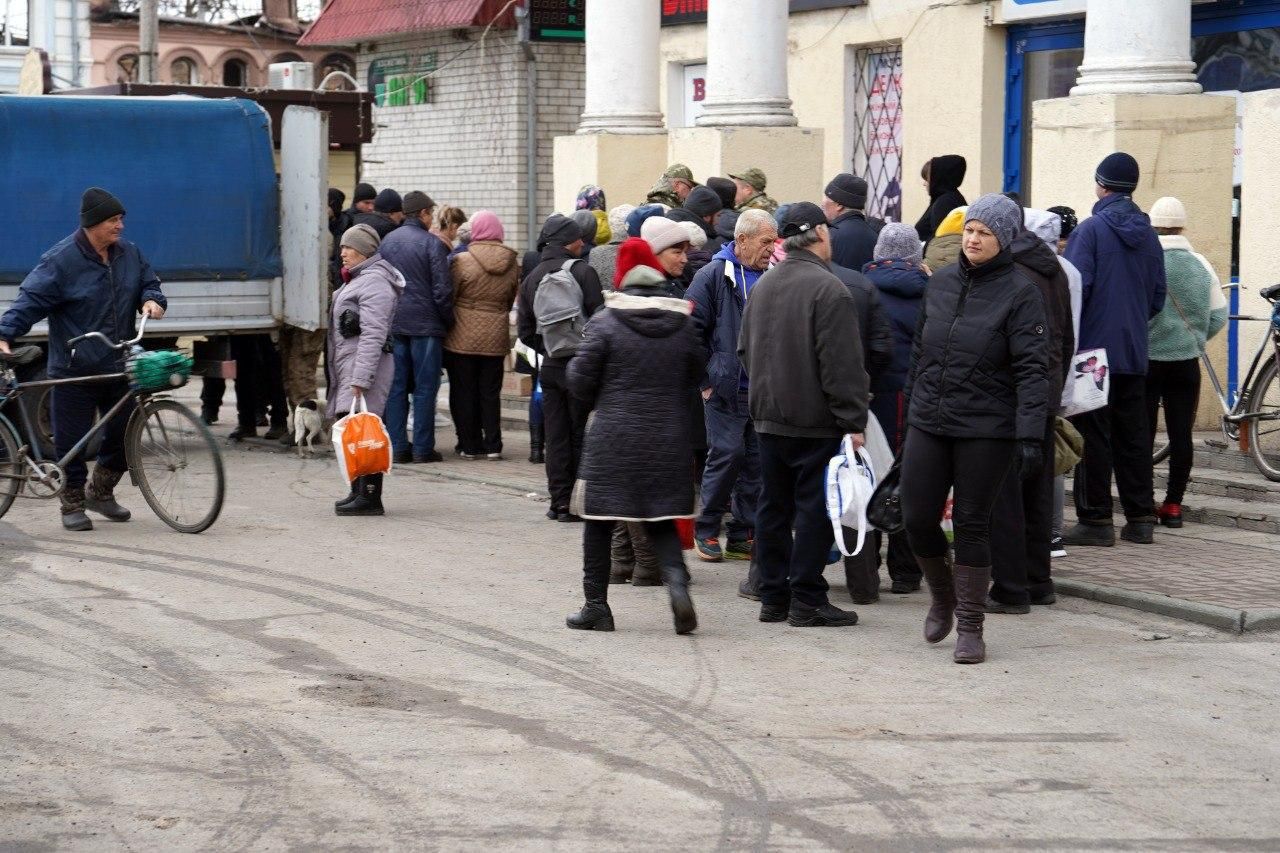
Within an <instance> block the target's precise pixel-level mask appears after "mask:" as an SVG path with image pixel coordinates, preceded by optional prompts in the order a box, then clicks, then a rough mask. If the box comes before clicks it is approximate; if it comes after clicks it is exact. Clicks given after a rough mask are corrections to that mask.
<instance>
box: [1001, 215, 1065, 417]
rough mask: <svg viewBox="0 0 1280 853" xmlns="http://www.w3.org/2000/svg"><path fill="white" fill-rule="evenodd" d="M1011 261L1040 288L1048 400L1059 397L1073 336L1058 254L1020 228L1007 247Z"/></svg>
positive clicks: (1033, 235) (1029, 232)
mask: <svg viewBox="0 0 1280 853" xmlns="http://www.w3.org/2000/svg"><path fill="white" fill-rule="evenodd" d="M1009 251H1010V253H1011V254H1012V255H1013V262H1014V264H1016V265H1017V267H1018V270H1019V271H1020V272H1021V273H1022V274H1023V275H1025V276H1026V277H1027V280H1028V281H1030V282H1031V283H1032V284H1034V285H1035V286H1036V289H1038V290H1039V291H1040V298H1041V299H1042V300H1043V302H1044V313H1045V319H1046V320H1048V323H1047V324H1046V329H1045V331H1046V334H1047V337H1048V339H1049V345H1048V349H1047V352H1048V358H1049V373H1048V377H1049V395H1050V396H1049V399H1050V400H1058V399H1060V398H1061V397H1062V386H1063V385H1064V384H1065V383H1066V379H1067V370H1068V369H1069V368H1070V366H1071V357H1072V356H1073V355H1075V354H1076V335H1075V330H1074V328H1073V327H1072V323H1071V288H1070V286H1069V285H1068V284H1067V273H1066V271H1065V270H1064V269H1063V268H1062V264H1060V263H1058V255H1057V253H1056V252H1054V251H1053V249H1050V248H1049V247H1048V245H1046V244H1045V242H1044V240H1043V239H1041V238H1040V237H1038V236H1036V235H1035V234H1034V233H1032V232H1031V231H1026V230H1024V231H1021V232H1020V233H1019V234H1018V236H1017V237H1014V238H1013V243H1012V244H1010V246H1009Z"/></svg>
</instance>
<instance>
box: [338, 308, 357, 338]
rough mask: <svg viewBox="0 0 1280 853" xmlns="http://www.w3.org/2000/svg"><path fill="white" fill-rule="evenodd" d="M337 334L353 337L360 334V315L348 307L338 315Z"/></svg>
mask: <svg viewBox="0 0 1280 853" xmlns="http://www.w3.org/2000/svg"><path fill="white" fill-rule="evenodd" d="M338 334H340V335H342V336H343V337H344V338H354V337H356V336H358V335H359V334H360V315H359V314H357V313H356V312H355V311H352V310H351V309H350V308H348V309H347V310H345V311H343V312H342V313H341V314H339V315H338Z"/></svg>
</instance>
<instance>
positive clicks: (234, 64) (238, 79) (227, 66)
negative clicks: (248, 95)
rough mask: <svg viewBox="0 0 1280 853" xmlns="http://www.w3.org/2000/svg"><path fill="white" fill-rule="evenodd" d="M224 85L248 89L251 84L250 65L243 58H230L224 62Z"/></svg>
mask: <svg viewBox="0 0 1280 853" xmlns="http://www.w3.org/2000/svg"><path fill="white" fill-rule="evenodd" d="M222 85H224V86H234V87H235V88H237V89H246V88H248V86H249V66H248V64H247V63H246V62H245V61H244V60H243V59H228V60H227V61H226V62H224V63H222Z"/></svg>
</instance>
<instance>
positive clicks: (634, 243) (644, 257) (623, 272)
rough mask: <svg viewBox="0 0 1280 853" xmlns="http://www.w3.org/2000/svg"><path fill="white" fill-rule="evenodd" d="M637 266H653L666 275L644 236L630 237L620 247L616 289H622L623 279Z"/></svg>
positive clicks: (614, 284) (614, 283) (614, 275)
mask: <svg viewBox="0 0 1280 853" xmlns="http://www.w3.org/2000/svg"><path fill="white" fill-rule="evenodd" d="M636 267H653V268H654V269H655V270H657V271H658V272H659V273H661V274H662V275H663V276H666V273H665V272H663V270H662V264H661V263H659V262H658V256H657V255H655V254H654V253H653V249H651V248H650V247H649V241H648V240H645V239H644V238H643V237H628V238H627V239H625V240H623V241H622V245H621V246H619V247H618V265H617V268H616V269H615V270H614V273H613V287H614V289H615V290H621V289H622V280H623V279H624V278H626V277H627V273H629V272H631V270H633V269H634V268H636Z"/></svg>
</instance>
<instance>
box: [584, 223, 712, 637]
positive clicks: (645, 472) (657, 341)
mask: <svg viewBox="0 0 1280 853" xmlns="http://www.w3.org/2000/svg"><path fill="white" fill-rule="evenodd" d="M628 242H631V241H628ZM666 284H667V281H666V277H665V276H664V275H663V273H661V272H659V271H658V270H657V269H656V263H655V264H654V266H637V267H634V268H633V269H632V270H631V271H630V272H628V273H627V274H626V276H625V277H624V278H623V279H622V280H621V287H622V293H615V294H610V295H609V296H608V297H607V301H606V303H605V308H606V310H603V311H601V312H599V313H598V314H597V315H596V316H594V317H592V318H591V322H590V323H588V324H587V328H586V336H585V338H584V340H583V342H582V344H581V345H580V346H579V347H578V352H577V354H576V355H574V357H573V360H572V361H570V362H569V369H568V383H569V388H570V390H571V391H572V392H573V394H574V395H576V396H577V397H579V398H581V399H582V400H584V401H586V402H587V403H589V404H590V405H591V407H592V409H593V410H594V412H595V417H594V420H592V422H591V424H590V426H589V427H588V429H587V434H586V438H585V441H584V446H583V450H582V462H581V465H580V466H579V469H578V483H577V486H576V487H575V488H574V492H573V503H572V512H573V513H574V514H576V515H579V516H581V517H582V518H583V519H585V521H586V530H585V532H584V533H583V543H582V550H583V559H582V573H583V577H582V589H583V592H584V594H585V596H586V604H585V605H584V606H583V608H582V610H581V611H580V612H579V613H576V614H574V615H572V616H570V617H569V618H568V619H567V620H566V624H567V625H568V626H569V627H570V628H577V629H581V630H596V631H612V630H613V628H614V624H613V613H612V612H611V611H610V609H609V603H608V600H607V592H608V589H609V568H610V539H611V536H612V532H613V528H614V524H615V523H616V522H618V521H628V522H637V521H638V522H643V523H644V525H645V531H646V533H648V536H649V539H650V542H651V544H652V547H653V550H654V552H655V553H656V555H657V558H658V562H659V566H660V569H661V571H662V578H663V581H664V582H665V584H666V587H667V592H668V594H669V595H670V598H671V609H672V612H673V614H674V616H675V629H676V633H677V634H687V633H689V632H690V631H693V630H694V629H695V628H696V627H697V625H698V622H697V617H696V616H695V615H694V611H693V602H692V601H691V600H690V598H689V588H688V582H689V574H688V572H687V570H686V569H685V565H684V554H683V552H682V550H681V547H680V536H679V534H678V533H677V532H676V525H675V519H677V518H692V517H693V514H694V497H693V478H692V477H690V476H689V460H690V458H691V456H692V453H693V451H692V448H691V447H690V441H689V392H690V389H692V388H694V387H696V383H697V382H698V380H699V378H700V376H701V371H702V367H703V365H702V363H701V359H700V349H699V345H698V339H697V335H696V334H695V332H694V328H693V322H692V320H691V318H690V314H691V313H692V312H691V307H690V303H688V302H687V301H685V300H683V299H672V298H670V297H667V296H665V295H664V294H665V291H666Z"/></svg>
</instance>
